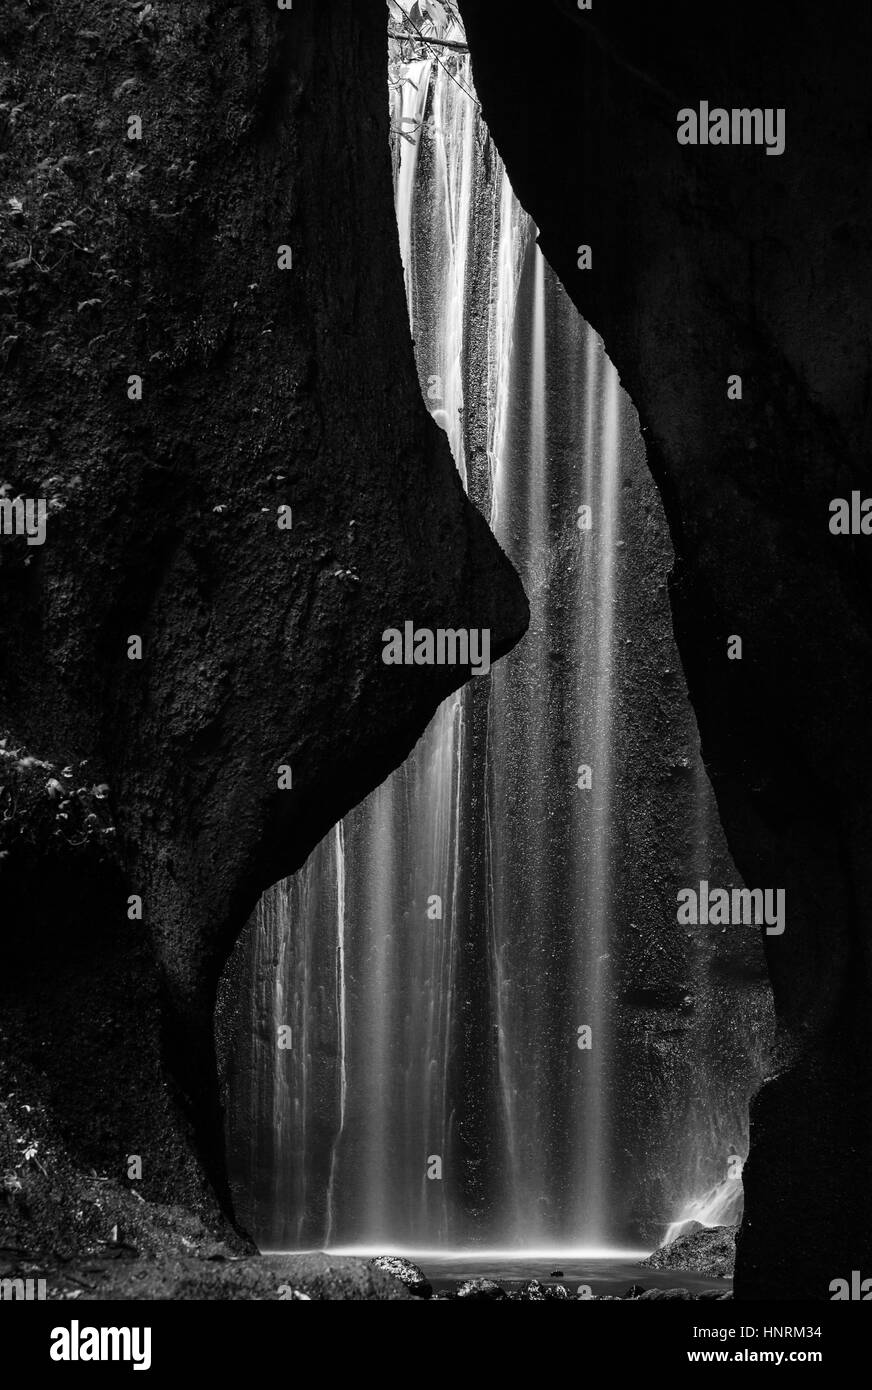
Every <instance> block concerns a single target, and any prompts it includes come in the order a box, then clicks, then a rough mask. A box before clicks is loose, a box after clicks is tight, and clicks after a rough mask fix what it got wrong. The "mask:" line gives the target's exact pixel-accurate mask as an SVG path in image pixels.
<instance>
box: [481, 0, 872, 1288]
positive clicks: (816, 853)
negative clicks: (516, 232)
mask: <svg viewBox="0 0 872 1390" xmlns="http://www.w3.org/2000/svg"><path fill="white" fill-rule="evenodd" d="M460 8H461V12H462V14H463V18H464V21H465V23H466V29H467V36H468V40H469V45H470V49H471V52H472V57H473V72H474V78H475V82H476V88H477V91H478V94H479V97H480V99H481V102H482V106H483V112H484V116H485V119H486V121H487V123H488V126H489V128H490V131H491V133H492V135H493V137H494V140H495V142H496V145H497V147H498V149H499V151H500V154H501V155H502V157H503V159H504V160H505V163H506V167H507V169H508V173H509V177H510V178H511V180H512V184H513V187H514V188H515V191H516V193H517V195H518V197H519V199H520V201H521V203H522V204H523V205H524V207H525V208H526V209H527V210H528V212H529V213H530V214H531V216H532V217H533V218H534V219H535V221H536V223H537V225H538V227H539V229H540V245H541V246H542V249H543V250H544V252H545V255H546V256H547V258H548V260H549V261H550V263H551V265H552V266H553V267H554V268H555V270H556V271H557V273H558V274H559V276H560V278H561V280H562V281H563V284H564V285H565V287H566V288H567V290H568V291H569V294H570V295H571V297H572V298H573V300H574V301H575V303H576V305H577V307H578V308H579V310H580V311H581V312H582V313H583V314H584V316H585V318H587V320H588V321H589V322H590V323H591V324H592V325H593V326H594V328H595V329H596V330H597V331H598V332H599V333H600V334H601V335H602V337H603V339H604V341H605V345H606V349H607V351H608V353H609V355H610V356H611V358H612V360H613V361H614V362H615V364H616V366H617V368H618V371H619V372H620V375H621V380H622V382H623V384H624V386H625V387H626V389H627V390H628V391H629V393H630V395H631V397H632V399H633V401H634V403H635V405H636V407H637V408H638V410H639V414H640V418H641V423H642V430H643V436H644V438H645V443H646V448H647V453H648V460H649V464H650V466H651V469H652V471H653V473H654V476H655V479H656V481H657V483H658V485H659V487H660V490H661V493H662V495H663V498H664V503H665V507H666V513H667V517H668V520H669V524H670V529H671V532H672V538H673V544H674V547H675V551H676V566H675V571H674V575H673V580H672V584H671V599H672V609H673V616H674V623H675V631H676V636H677V640H678V645H679V650H680V652H681V656H682V660H683V663H684V667H685V673H686V676H687V681H688V687H689V691H690V695H691V699H692V701H693V704H694V707H695V710H696V714H697V720H698V723H699V727H700V732H701V738H702V749H703V756H704V759H705V762H706V766H707V770H708V773H709V776H710V777H711V780H712V782H713V785H714V788H715V792H716V795H717V800H718V806H719V810H720V816H721V820H722V823H723V826H724V829H725V831H726V835H727V840H728V843H729V847H730V850H731V853H732V855H733V857H734V859H735V862H736V865H737V867H738V869H739V871H740V872H741V874H742V876H743V878H744V879H745V881H746V883H748V884H749V885H750V886H769V887H779V888H783V889H785V890H786V894H787V928H786V931H785V933H784V934H783V936H780V937H775V936H770V937H767V938H766V940H765V946H766V952H767V958H768V967H769V974H770V978H771V980H772V985H773V990H774V995H775V1003H776V1009H777V1011H778V1015H779V1019H780V1023H781V1030H782V1052H781V1062H780V1065H779V1067H778V1068H777V1069H776V1074H773V1076H772V1077H771V1078H770V1079H769V1080H768V1081H767V1083H766V1084H765V1085H764V1087H763V1088H762V1090H761V1092H760V1094H759V1095H758V1097H757V1099H756V1101H755V1103H754V1106H753V1108H752V1125H751V1157H750V1160H749V1162H748V1164H747V1166H746V1169H745V1189H746V1215H745V1220H744V1224H743V1229H742V1233H741V1236H740V1241H739V1256H738V1266H737V1276H736V1293H737V1296H738V1297H757V1296H763V1295H765V1296H767V1297H775V1298H798V1297H808V1298H827V1297H828V1296H829V1294H828V1288H829V1283H830V1281H831V1279H833V1278H836V1277H845V1276H847V1275H848V1274H849V1271H850V1270H851V1269H852V1268H860V1267H861V1266H862V1260H863V1256H864V1255H866V1256H867V1258H868V1251H869V1248H870V1245H872V1211H870V1204H869V1202H868V1198H867V1187H868V1172H869V1169H870V1164H872V1095H870V1092H872V1078H870V1072H869V1064H868V1057H869V1053H870V1023H869V1013H868V1005H867V1003H866V1001H867V1000H868V993H869V987H870V949H869V948H870V931H869V923H870V913H872V859H870V856H869V852H868V846H869V842H870V832H872V793H870V772H872V739H870V733H869V721H868V714H867V711H868V708H869V704H870V695H872V689H870V684H872V640H870V639H872V630H870V606H869V575H870V552H869V550H868V545H869V541H868V539H866V538H864V537H857V538H851V537H844V536H838V537H836V536H832V535H831V534H830V532H829V528H828V523H829V503H830V501H831V499H833V498H836V497H849V496H850V493H851V490H852V489H860V490H863V489H864V487H865V488H866V489H867V490H868V488H869V484H870V481H872V480H870V467H869V442H870V440H869V434H870V418H872V417H870V406H869V403H870V394H869V367H868V363H869V355H870V354H869V348H870V336H872V333H870V328H872V325H870V301H869V296H868V294H867V293H866V286H867V285H868V282H869V268H870V251H872V218H870V203H869V191H868V182H867V183H865V184H864V182H863V181H862V180H861V179H860V177H859V169H860V161H861V159H862V158H865V155H864V154H863V152H864V151H865V150H866V149H867V148H868V140H869V127H870V94H869V84H868V67H869V63H868V55H869V54H870V53H872V33H870V17H869V15H868V13H867V12H865V11H862V10H858V9H857V7H856V6H851V5H849V4H847V3H836V4H835V5H832V6H829V7H827V10H826V13H823V12H822V11H821V10H820V8H819V7H818V6H816V5H813V4H811V3H804V4H800V5H796V4H790V5H788V4H786V3H782V2H781V0H777V2H776V3H773V4H771V5H768V6H767V7H766V9H765V12H761V10H760V7H759V6H757V5H752V4H748V3H739V4H736V5H731V6H723V7H714V6H704V7H703V6H700V5H698V4H694V3H690V2H689V0H674V3H664V4H654V5H651V4H647V3H642V2H641V0H614V2H613V3H610V4H608V5H599V4H597V3H594V4H593V6H592V8H591V9H589V10H581V9H580V8H579V7H578V6H577V5H575V4H573V3H570V0H561V3H558V2H557V0H555V2H554V3H552V4H548V5H541V6H538V7H536V11H535V14H533V13H532V12H531V9H530V7H529V6H527V5H524V4H521V3H508V4H506V5H503V6H501V7H500V11H499V18H498V22H495V17H494V11H493V6H491V5H488V4H487V3H485V0H462V3H461V6H460ZM863 53H865V54H866V55H867V59H866V61H862V60H861V59H860V58H858V54H863ZM703 99H705V100H707V101H709V102H710V103H711V104H712V105H723V106H725V107H734V106H735V107H772V108H784V109H785V111H786V132H787V142H786V150H785V153H784V154H782V155H779V156H769V155H767V154H766V152H765V149H763V148H762V147H760V146H750V147H736V148H732V147H730V148H716V147H708V148H702V147H696V148H694V147H685V146H680V145H679V144H678V142H677V138H676V134H677V123H676V117H677V113H678V112H679V110H680V109H682V108H684V107H696V106H697V105H698V103H699V102H700V101H701V100H703ZM582 246H589V247H590V248H591V251H592V269H580V268H579V261H580V259H581V257H580V255H579V250H580V248H581V247H582ZM732 374H739V375H741V377H742V382H743V395H742V399H741V400H730V399H728V394H727V379H728V377H729V376H731V375H732ZM733 636H740V637H741V638H742V642H743V656H742V659H741V660H740V661H737V660H728V658H727V651H728V640H729V639H730V638H731V637H733Z"/></svg>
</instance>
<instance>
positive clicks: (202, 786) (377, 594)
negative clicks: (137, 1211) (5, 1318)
mask: <svg viewBox="0 0 872 1390" xmlns="http://www.w3.org/2000/svg"><path fill="white" fill-rule="evenodd" d="M36 8H37V9H38V13H36V12H35V10H34V9H32V8H30V7H25V6H24V5H12V6H11V7H9V6H7V7H6V10H5V11H4V23H3V31H4V32H3V38H2V51H0V53H2V57H3V58H4V60H6V68H5V75H4V76H3V79H2V82H3V85H2V89H0V141H2V144H0V161H2V163H0V168H2V183H3V196H2V221H3V240H4V255H3V268H2V272H0V274H2V283H0V343H2V349H0V351H2V355H3V375H2V398H0V410H2V413H3V417H4V425H5V445H4V458H3V465H2V466H3V477H2V479H0V482H4V483H6V484H7V485H8V495H9V496H10V497H15V496H16V495H18V494H20V495H21V496H23V497H29V498H40V497H44V498H47V499H48V504H49V518H48V525H47V539H46V543H45V545H44V546H42V547H39V548H37V547H28V546H27V544H26V541H25V540H24V538H23V537H18V536H2V537H0V582H2V603H0V653H2V658H3V667H2V675H0V733H3V734H5V735H6V737H7V743H6V745H5V748H6V751H7V752H8V754H9V757H8V759H7V761H8V762H9V764H10V768H11V773H10V775H9V776H7V775H5V774H6V773H7V771H8V769H7V768H6V767H5V766H4V776H3V778H2V779H0V783H2V786H3V791H2V793H0V796H2V797H3V798H4V800H3V803H2V809H3V821H2V827H0V899H2V902H3V912H4V952H5V961H4V974H3V981H2V986H0V990H2V993H0V1010H2V1013H0V1024H2V1025H3V1027H4V1032H5V1034H6V1036H5V1038H4V1044H5V1046H4V1065H5V1066H6V1067H7V1068H8V1076H7V1077H6V1080H8V1081H10V1084H12V1085H16V1086H17V1085H18V1084H19V1083H22V1094H21V1097H20V1098H21V1100H22V1102H25V1103H26V1102H32V1099H33V1096H32V1094H31V1091H32V1088H33V1087H36V1088H38V1089H39V1091H40V1095H39V1099H40V1102H41V1103H42V1102H44V1105H45V1112H44V1113H45V1117H46V1118H45V1125H46V1129H45V1130H44V1131H43V1133H44V1134H48V1133H50V1132H51V1130H52V1125H53V1123H55V1122H57V1124H58V1125H59V1127H60V1131H61V1132H62V1134H63V1143H64V1145H66V1146H67V1148H68V1152H69V1156H70V1158H71V1161H73V1162H75V1161H81V1162H87V1163H90V1164H93V1165H96V1166H98V1167H99V1168H100V1169H101V1171H102V1170H103V1169H104V1168H107V1169H108V1170H109V1171H110V1172H111V1173H112V1174H114V1175H115V1177H117V1178H119V1179H124V1180H126V1176H125V1175H126V1171H127V1170H126V1160H127V1156H128V1155H129V1154H131V1153H135V1154H137V1155H139V1156H140V1157H141V1158H142V1181H141V1184H140V1189H141V1191H142V1192H143V1193H144V1194H145V1195H147V1196H150V1197H152V1198H154V1199H156V1200H160V1201H176V1200H184V1201H185V1202H186V1203H187V1204H188V1205H189V1206H193V1207H195V1208H199V1209H201V1210H202V1212H203V1213H204V1214H205V1215H206V1216H207V1217H208V1219H209V1220H210V1221H217V1219H218V1218H217V1213H216V1210H215V1207H214V1203H213V1201H212V1198H211V1197H210V1192H209V1186H208V1184H204V1183H203V1174H202V1171H201V1167H200V1160H202V1161H203V1162H205V1166H206V1170H207V1174H208V1176H209V1177H210V1178H211V1179H212V1182H213V1183H214V1184H215V1185H216V1186H217V1187H218V1189H219V1191H220V1190H221V1184H222V1181H223V1164H222V1155H221V1139H220V1124H219V1119H218V1103H217V1095H216V1087H215V1068H214V1048H213V1039H212V1011H213V1001H214V992H215V983H216V980H217V978H218V974H219V972H220V969H221V965H222V963H223V961H224V959H225V958H226V955H227V952H228V950H229V949H230V946H231V945H232V942H233V939H234V937H235V935H236V934H237V932H238V931H239V930H240V929H241V927H242V925H243V924H244V922H245V920H246V918H247V916H248V914H249V913H250V911H251V909H252V907H253V906H254V903H255V902H256V901H257V898H258V896H259V894H260V893H261V892H262V890H263V889H264V888H265V887H266V886H267V885H269V884H270V883H272V882H274V881H275V880H277V879H278V878H280V877H282V876H283V875H285V874H288V873H290V872H293V871H294V870H295V869H296V868H298V867H299V865H300V864H302V863H303V861H304V860H305V858H306V856H307V854H308V853H309V851H310V850H311V848H312V847H313V846H314V845H315V844H316V843H317V841H318V840H319V839H320V838H321V836H322V835H323V834H324V833H325V831H326V830H327V829H328V827H329V826H330V825H331V823H333V822H334V821H335V820H336V819H337V818H338V817H339V816H340V815H341V814H343V813H344V812H345V811H346V810H347V809H348V808H349V807H351V806H352V805H354V804H355V803H356V802H357V801H359V800H360V799H361V797H362V796H363V795H364V794H365V793H366V792H367V791H368V790H369V789H370V788H372V787H373V786H375V785H376V784H377V783H378V782H380V781H381V780H382V779H383V778H384V777H385V776H386V775H387V773H388V772H389V771H390V770H391V769H392V768H393V767H395V766H396V765H397V764H398V763H400V762H401V761H402V760H403V759H404V757H405V756H406V755H407V753H408V751H409V750H410V748H411V747H412V745H413V744H414V742H415V740H416V738H417V737H418V736H419V734H420V733H421V731H422V730H423V728H424V727H425V725H426V723H427V721H428V719H429V717H430V716H431V714H432V712H433V711H434V710H435V709H436V707H437V705H438V703H439V702H440V700H441V699H442V698H444V696H445V695H446V694H447V693H448V692H449V690H450V689H452V688H453V687H454V686H455V685H457V684H458V683H459V682H460V680H461V679H462V678H463V676H464V674H465V673H464V672H462V671H458V670H451V669H446V668H442V669H441V670H429V669H427V668H423V669H420V668H409V669H406V668H403V669H399V670H397V669H394V668H388V667H386V666H384V665H383V663H382V661H381V651H382V642H381V634H382V631H383V629H384V628H386V627H388V626H401V625H402V622H403V621H404V620H407V619H412V620H414V621H415V622H416V623H418V624H420V625H424V626H429V627H434V628H435V627H438V626H450V627H462V626H469V627H490V628H491V630H492V651H493V654H494V655H495V656H498V655H500V654H502V653H504V652H505V651H506V650H507V649H508V647H510V646H511V645H512V644H513V643H514V642H515V641H516V640H517V639H518V638H519V637H520V635H521V634H522V632H523V630H524V627H525V624H526V602H525V599H524V596H523V593H522V592H521V588H520V585H519V583H518V581H517V579H516V577H515V575H514V573H513V571H512V570H511V567H510V566H509V564H508V562H507V561H506V559H505V557H504V556H503V555H502V553H501V552H500V550H499V548H498V547H497V545H496V544H495V542H494V541H493V539H492V537H491V536H490V534H489V532H488V530H487V528H486V526H485V524H484V522H483V521H482V519H481V517H480V516H479V515H478V513H477V512H476V510H475V509H474V508H473V507H472V506H471V504H470V503H469V502H468V501H467V500H466V498H465V497H464V495H463V492H462V489H461V486H460V483H459V481H458V478H457V476H456V471H455V468H454V465H453V462H452V459H451V456H450V453H449V450H448V446H447V444H446V442H445V439H444V436H443V435H442V434H441V433H440V431H439V430H438V429H437V428H436V427H435V426H434V425H433V423H432V421H431V420H430V419H429V417H428V415H427V412H426V410H425V408H424V405H423V403H422V401H421V398H420V391H419V387H418V381H417V376H416V372H415V367H414V363H413V357H412V347H411V343H410V340H409V332H408V320H407V313H406V305H405V298H404V293H403V284H402V272H401V265H400V258H399V249H398V244H397V231H396V224H395V220H394V212H393V197H392V189H391V170H390V156H389V147H388V129H387V110H386V96H385V82H386V79H385V21H386V16H385V9H384V5H383V4H382V3H381V0H367V3H359V0H354V3H352V0H339V3H336V4H331V5H329V6H323V5H314V4H306V3H303V4H301V5H297V6H295V7H294V9H293V11H292V12H288V13H280V12H278V11H277V10H276V7H275V6H268V5H264V4H259V5H249V4H241V5H239V4H234V5H231V6H230V7H228V6H226V5H223V4H218V3H207V4H205V5H199V6H195V7H191V6H186V5H183V4H180V3H177V2H174V0H169V3H166V4H163V5H161V6H160V7H159V8H158V9H156V10H151V9H150V7H149V8H148V9H146V10H145V11H143V12H141V13H140V12H138V11H137V10H136V9H134V8H122V9H119V7H118V6H117V5H113V4H110V3H108V0H86V3H83V4H79V5H77V6H75V7H74V8H73V9H72V10H71V9H70V8H69V7H63V6H61V7H58V6H55V7H49V6H41V7H36ZM7 18H8V20H9V22H8V23H7ZM132 115H137V116H139V117H140V118H141V120H142V140H141V141H137V140H131V139H128V138H127V135H128V131H129V129H130V125H129V117H130V116H132ZM285 245H286V246H289V247H291V248H292V253H293V269H292V270H280V269H278V268H277V266H278V254H279V248H280V247H281V246H285ZM132 376H140V377H141V378H142V399H141V400H139V401H137V400H132V399H130V398H129V394H128V391H129V387H130V378H131V377H132ZM131 389H133V390H134V393H135V385H134V386H133V387H132V388H131ZM4 495H6V494H4ZM285 505H287V506H290V507H291V508H292V509H293V529H292V530H290V531H286V530H279V528H278V524H277V522H278V509H279V508H280V507H282V506H285ZM133 635H136V636H139V637H141V639H142V647H143V659H142V660H141V661H137V660H129V659H128V641H129V638H130V637H131V636H133ZM26 755H32V756H33V757H35V758H36V759H38V760H39V762H38V763H37V764H36V765H34V764H31V763H28V762H27V758H26ZM68 765H69V768H70V776H69V777H68V778H64V776H63V771H64V769H65V767H67V766H68ZM282 765H290V766H291V767H292V769H293V774H292V775H293V790H292V791H281V792H280V791H278V790H277V773H278V769H279V768H280V766H282ZM10 779H11V780H10ZM80 779H81V780H80ZM50 780H54V781H56V782H57V784H58V787H59V789H60V790H59V791H58V792H57V793H52V794H51V796H50V797H49V799H50V800H51V803H52V804H51V806H50V807H49V808H48V809H47V808H46V805H45V804H44V802H45V798H46V797H47V796H48V795H49V794H48V793H47V792H46V790H45V788H46V785H47V784H48V782H49V781H50ZM104 784H105V785H106V786H108V789H109V791H108V795H107V794H106V793H102V794H101V795H102V797H103V799H104V800H105V802H106V804H107V805H108V806H109V807H110V808H111V814H110V815H108V816H107V817H106V818H105V819H101V816H100V815H98V814H97V813H96V812H95V811H93V810H92V809H91V801H92V799H93V788H94V787H95V786H102V785H104ZM10 787H11V788H12V790H11V792H10ZM22 788H23V790H22ZM62 803H63V805H62ZM89 816H94V817H95V819H94V821H93V822H92V821H88V820H87V818H88V817H89ZM80 822H81V833H79V831H80ZM73 830H75V833H73ZM130 895H136V896H138V897H141V899H142V904H143V920H142V922H141V923H140V922H138V921H136V920H129V919H128V913H127V901H128V897H129V896H130ZM35 941H38V943H39V949H38V950H34V942H35ZM4 1089H5V1087H4ZM12 1123H13V1122H12V1121H10V1124H12ZM11 1132H12V1131H11V1130H10V1133H11ZM192 1141H193V1142H192ZM10 1142H12V1141H10ZM44 1142H47V1141H44ZM59 1142H60V1141H59ZM195 1152H196V1153H197V1154H198V1155H199V1159H198V1158H195V1157H194V1156H193V1155H194V1153H195ZM37 1171H38V1170H37Z"/></svg>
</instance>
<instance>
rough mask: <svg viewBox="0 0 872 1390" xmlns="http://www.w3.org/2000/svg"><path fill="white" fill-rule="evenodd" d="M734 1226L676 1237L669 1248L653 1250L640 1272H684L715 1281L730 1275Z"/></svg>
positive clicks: (698, 1227) (694, 1231) (704, 1229)
mask: <svg viewBox="0 0 872 1390" xmlns="http://www.w3.org/2000/svg"><path fill="white" fill-rule="evenodd" d="M737 1229H738V1228H737V1227H735V1226H715V1227H714V1228H712V1229H707V1228H706V1227H704V1226H697V1227H696V1229H695V1230H690V1231H687V1232H686V1233H685V1234H684V1235H680V1236H678V1237H677V1239H675V1240H673V1241H672V1242H671V1243H670V1244H669V1245H664V1246H663V1247H662V1248H661V1249H660V1250H655V1251H654V1254H653V1255H649V1257H648V1259H647V1260H644V1261H643V1262H642V1268H643V1269H688V1270H694V1271H695V1272H696V1273H697V1274H707V1275H710V1276H712V1277H717V1278H729V1277H731V1276H732V1273H733V1267H734V1264H735V1259H736V1233H737Z"/></svg>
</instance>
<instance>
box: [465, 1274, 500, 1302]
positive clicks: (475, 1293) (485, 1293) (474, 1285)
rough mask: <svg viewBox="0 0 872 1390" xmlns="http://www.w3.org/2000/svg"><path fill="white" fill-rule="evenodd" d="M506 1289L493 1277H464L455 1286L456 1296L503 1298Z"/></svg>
mask: <svg viewBox="0 0 872 1390" xmlns="http://www.w3.org/2000/svg"><path fill="white" fill-rule="evenodd" d="M505 1296H506V1291H505V1289H501V1288H500V1286H499V1284H495V1283H494V1281H493V1279H465V1280H464V1281H463V1283H462V1284H458V1286H457V1297H458V1298H488V1299H495V1298H505Z"/></svg>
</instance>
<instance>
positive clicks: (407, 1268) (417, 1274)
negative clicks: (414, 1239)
mask: <svg viewBox="0 0 872 1390" xmlns="http://www.w3.org/2000/svg"><path fill="white" fill-rule="evenodd" d="M370 1267H371V1268H372V1269H376V1270H379V1271H381V1273H383V1274H389V1275H390V1276H391V1277H392V1278H393V1279H399V1281H400V1283H401V1284H404V1285H405V1287H406V1288H407V1289H408V1290H409V1293H411V1294H414V1295H415V1297H416V1298H429V1297H430V1296H431V1294H432V1293H433V1286H432V1285H431V1283H430V1281H429V1280H428V1279H427V1278H426V1276H425V1274H424V1271H423V1270H421V1269H419V1268H418V1266H417V1265H416V1264H413V1263H412V1261H411V1260H405V1259H403V1258H402V1257H401V1256H399V1255H377V1256H376V1258H375V1259H374V1260H371V1261H370Z"/></svg>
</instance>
